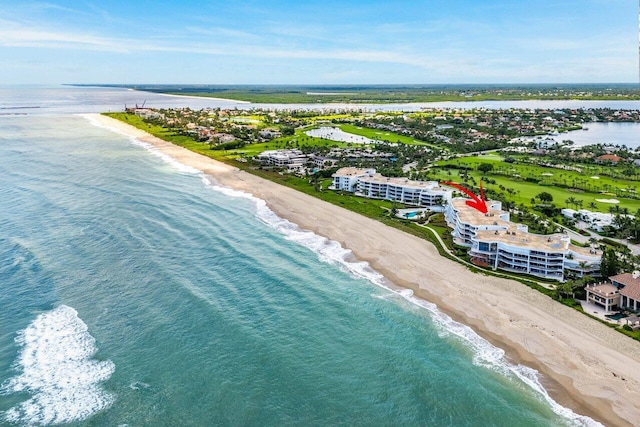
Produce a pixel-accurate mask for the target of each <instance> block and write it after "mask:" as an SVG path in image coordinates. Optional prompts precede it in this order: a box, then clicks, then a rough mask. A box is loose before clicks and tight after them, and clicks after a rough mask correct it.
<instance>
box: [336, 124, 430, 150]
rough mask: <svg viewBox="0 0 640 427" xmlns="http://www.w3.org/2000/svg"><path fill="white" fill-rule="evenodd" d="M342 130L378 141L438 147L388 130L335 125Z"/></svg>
mask: <svg viewBox="0 0 640 427" xmlns="http://www.w3.org/2000/svg"><path fill="white" fill-rule="evenodd" d="M337 127H339V128H340V129H342V130H343V131H344V132H348V133H352V134H354V135H360V136H364V137H366V138H369V139H375V140H379V141H389V142H392V143H401V144H408V145H426V146H429V147H436V148H440V147H438V146H436V145H433V144H428V143H426V142H423V141H418V140H417V139H413V138H411V137H409V136H405V135H400V134H397V133H394V132H389V131H385V130H378V129H370V128H365V127H359V126H353V125H337Z"/></svg>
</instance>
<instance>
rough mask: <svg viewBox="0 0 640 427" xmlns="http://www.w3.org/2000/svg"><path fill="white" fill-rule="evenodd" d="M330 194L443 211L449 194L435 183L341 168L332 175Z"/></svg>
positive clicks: (372, 170) (371, 170) (366, 170)
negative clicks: (338, 192)
mask: <svg viewBox="0 0 640 427" xmlns="http://www.w3.org/2000/svg"><path fill="white" fill-rule="evenodd" d="M329 188H330V189H333V190H344V191H349V192H353V193H355V194H356V195H359V196H363V197H368V198H371V199H382V200H390V201H394V202H400V203H404V204H406V205H412V206H421V207H429V208H431V209H432V210H435V211H437V210H444V205H445V204H446V203H448V202H449V200H451V194H452V191H451V190H450V189H447V188H443V187H440V186H439V184H438V183H437V182H435V181H412V180H409V179H407V178H388V177H385V176H382V175H380V174H379V173H375V169H356V168H342V169H339V170H338V171H336V173H334V174H333V185H332V186H331V187H329Z"/></svg>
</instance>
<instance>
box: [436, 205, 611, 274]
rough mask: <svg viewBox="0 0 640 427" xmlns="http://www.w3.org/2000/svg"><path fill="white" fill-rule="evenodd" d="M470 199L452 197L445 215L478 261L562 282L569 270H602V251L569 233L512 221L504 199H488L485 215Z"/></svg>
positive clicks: (455, 234) (459, 241)
mask: <svg viewBox="0 0 640 427" xmlns="http://www.w3.org/2000/svg"><path fill="white" fill-rule="evenodd" d="M466 201H467V199H464V198H454V199H453V200H451V203H449V204H447V205H446V209H445V217H446V219H447V223H448V224H449V226H450V227H451V228H452V229H453V232H452V234H453V238H454V242H455V243H456V244H458V245H461V246H466V247H468V248H469V255H470V257H471V261H472V262H473V263H474V264H476V265H480V266H486V267H491V268H493V269H500V270H505V271H510V272H514V273H522V274H530V275H533V276H538V277H543V278H545V279H553V280H558V281H564V280H565V275H566V274H567V273H573V274H575V275H577V276H583V275H586V274H591V275H597V274H598V273H599V271H600V259H601V256H602V253H601V252H600V251H598V250H596V249H594V248H583V247H579V246H576V245H573V244H572V243H571V240H570V238H569V236H567V235H565V234H559V233H558V234H552V235H540V234H533V233H529V231H528V227H527V226H526V225H524V224H517V223H513V222H511V221H510V217H509V212H507V211H503V210H502V204H501V203H500V202H497V201H488V202H487V207H488V212H487V213H486V214H484V213H482V212H480V211H478V210H476V209H474V208H473V207H471V206H468V205H467V204H466Z"/></svg>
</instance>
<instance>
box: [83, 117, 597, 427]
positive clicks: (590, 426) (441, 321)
mask: <svg viewBox="0 0 640 427" xmlns="http://www.w3.org/2000/svg"><path fill="white" fill-rule="evenodd" d="M88 119H89V120H92V119H91V118H90V117H88ZM97 126H99V127H103V128H106V127H105V126H102V125H101V124H97ZM109 129H110V130H113V131H115V132H117V133H120V134H123V135H125V136H128V137H129V138H130V139H131V141H132V142H133V143H134V144H136V145H139V146H142V147H144V148H145V149H147V150H149V151H150V152H152V153H153V154H155V155H157V156H159V157H161V158H162V159H163V160H165V161H167V162H168V163H170V164H172V165H174V164H177V165H181V164H180V163H179V162H178V161H177V160H175V159H173V158H171V157H170V156H167V155H166V154H164V153H162V152H160V151H159V150H158V149H156V148H155V147H153V146H152V145H150V144H147V143H145V142H142V141H139V140H137V139H136V138H132V137H131V136H130V135H126V134H124V133H122V132H120V131H119V130H117V129H112V128H109ZM177 165H176V168H177V169H179V170H181V168H180V166H177ZM182 167H184V168H187V169H185V170H189V172H190V173H194V174H198V175H200V176H201V178H202V181H203V183H204V184H205V185H207V186H210V187H211V188H212V189H214V190H215V191H217V192H220V193H222V194H225V195H227V196H229V197H235V198H242V199H246V200H249V201H251V202H253V203H254V204H255V206H256V216H257V218H258V219H260V220H261V221H263V222H264V223H266V224H267V225H269V226H271V227H273V228H274V229H276V230H277V231H279V232H280V233H282V234H283V235H284V236H285V238H286V239H288V240H291V241H294V242H296V243H298V244H301V245H303V246H305V247H307V248H309V249H311V250H312V251H314V252H315V253H316V254H317V255H318V257H319V258H320V259H321V260H322V261H324V262H328V263H331V264H333V265H337V266H340V267H342V268H343V269H345V270H346V271H348V272H349V273H351V274H352V275H354V276H355V277H358V278H362V279H366V280H369V281H370V282H371V283H373V284H375V285H377V286H380V287H382V288H384V289H386V290H388V291H389V292H391V293H392V295H397V296H399V297H400V298H402V299H404V300H406V301H408V302H410V303H412V304H414V305H417V306H419V307H422V308H424V309H426V310H427V311H428V312H429V313H430V315H431V319H432V320H433V321H434V323H435V324H436V325H438V326H439V327H440V331H441V335H442V336H446V335H454V336H456V337H458V338H459V339H460V340H461V341H462V342H463V343H464V344H465V345H467V346H468V347H470V348H471V349H472V351H473V353H474V357H473V363H474V364H476V365H478V366H484V367H486V368H488V369H492V370H494V371H497V372H499V373H501V374H502V375H505V376H507V377H513V376H515V377H517V378H518V379H519V380H520V381H522V382H523V383H524V384H526V385H527V386H529V387H530V388H531V389H533V390H534V391H535V392H537V393H539V394H540V396H541V397H542V398H543V399H544V400H545V401H546V402H547V403H548V404H549V405H550V407H551V409H552V410H553V412H554V413H556V414H557V415H559V416H561V417H563V418H565V419H567V420H568V421H569V423H570V424H571V425H574V426H580V427H602V424H600V423H598V422H597V421H595V420H593V419H591V418H589V417H586V416H583V415H578V414H576V413H575V412H573V411H572V410H571V409H569V408H566V407H564V406H562V405H560V404H558V403H557V402H556V401H555V400H553V399H552V398H551V396H549V394H548V393H547V391H546V390H545V388H544V387H543V386H542V385H541V383H540V380H539V375H538V371H536V370H535V369H531V368H528V367H526V366H523V365H515V364H512V363H510V362H509V361H508V360H506V358H505V353H504V351H503V350H502V349H500V348H498V347H495V346H493V345H492V344H491V343H489V342H488V341H486V340H485V339H484V338H482V337H480V336H479V335H478V334H476V333H475V332H474V331H473V330H472V329H471V328H470V327H468V326H466V325H463V324H462V323H458V322H455V321H454V320H453V319H451V318H450V317H449V316H447V315H446V314H444V313H442V312H440V311H439V310H438V308H437V306H436V305H435V304H433V303H430V302H428V301H425V300H423V299H420V298H417V297H415V296H414V295H413V291H411V290H409V289H397V288H396V287H395V286H394V285H393V284H392V283H390V282H389V281H388V280H387V279H386V278H385V277H384V276H383V275H382V274H380V273H378V272H377V271H375V270H374V269H373V268H371V266H370V265H369V263H367V262H364V261H358V260H357V259H356V258H355V256H354V255H353V252H352V251H351V250H349V249H345V248H343V247H342V246H341V245H340V243H338V242H336V241H333V240H330V239H327V238H326V237H322V236H319V235H317V234H315V233H313V232H312V231H307V230H302V229H301V228H300V227H299V226H298V225H297V224H294V223H292V222H290V221H288V220H286V219H284V218H280V217H279V216H278V215H276V213H275V212H273V211H272V210H271V209H269V207H268V206H267V203H266V202H265V201H264V200H262V199H259V198H257V197H255V196H253V195H251V194H249V193H246V192H244V191H239V190H234V189H232V188H229V187H224V186H221V185H219V184H217V183H216V182H214V181H213V180H212V179H211V178H210V177H208V176H207V175H205V174H204V173H203V172H201V171H199V170H196V169H193V168H190V167H189V166H186V165H182Z"/></svg>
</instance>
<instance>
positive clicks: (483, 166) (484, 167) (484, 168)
mask: <svg viewBox="0 0 640 427" xmlns="http://www.w3.org/2000/svg"><path fill="white" fill-rule="evenodd" d="M478 170H479V171H480V172H482V175H486V174H487V172H491V171H492V170H493V165H492V164H491V163H480V164H479V165H478Z"/></svg>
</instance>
